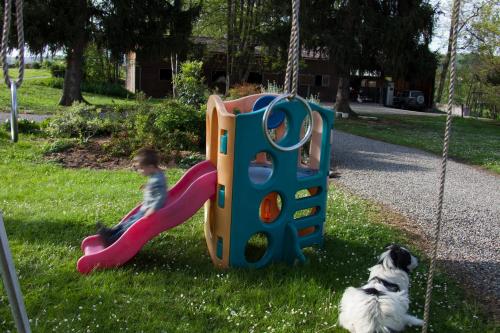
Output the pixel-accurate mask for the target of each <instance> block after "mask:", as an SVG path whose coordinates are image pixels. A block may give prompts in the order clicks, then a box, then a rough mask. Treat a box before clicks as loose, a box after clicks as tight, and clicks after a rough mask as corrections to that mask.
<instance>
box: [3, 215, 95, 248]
mask: <svg viewBox="0 0 500 333" xmlns="http://www.w3.org/2000/svg"><path fill="white" fill-rule="evenodd" d="M4 221H5V229H6V231H7V235H8V237H9V239H10V240H12V241H14V240H15V241H18V242H27V243H38V244H40V243H50V244H56V245H57V244H60V245H77V246H79V245H80V243H81V241H82V240H83V239H84V238H85V237H87V236H88V235H91V234H93V233H94V232H95V226H93V225H89V224H88V223H83V222H75V221H70V220H67V221H66V220H57V221H50V220H45V219H32V220H21V219H18V218H8V219H5V218H4Z"/></svg>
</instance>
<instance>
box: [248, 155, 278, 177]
mask: <svg viewBox="0 0 500 333" xmlns="http://www.w3.org/2000/svg"><path fill="white" fill-rule="evenodd" d="M273 170H274V163H273V157H272V156H271V154H269V153H268V152H265V151H262V152H259V153H257V155H255V158H254V159H253V160H252V161H251V162H250V165H249V166H248V177H249V178H250V181H251V182H252V183H254V184H264V183H266V182H267V181H268V180H269V179H270V178H271V176H272V175H273Z"/></svg>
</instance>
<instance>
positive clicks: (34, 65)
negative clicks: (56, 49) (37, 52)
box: [31, 61, 42, 69]
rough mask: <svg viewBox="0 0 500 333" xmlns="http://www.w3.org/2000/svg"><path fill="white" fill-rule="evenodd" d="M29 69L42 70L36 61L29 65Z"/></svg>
mask: <svg viewBox="0 0 500 333" xmlns="http://www.w3.org/2000/svg"><path fill="white" fill-rule="evenodd" d="M31 68H33V69H40V68H42V64H41V63H39V62H37V61H35V62H34V63H32V64H31Z"/></svg>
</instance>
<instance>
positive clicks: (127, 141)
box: [106, 100, 205, 159]
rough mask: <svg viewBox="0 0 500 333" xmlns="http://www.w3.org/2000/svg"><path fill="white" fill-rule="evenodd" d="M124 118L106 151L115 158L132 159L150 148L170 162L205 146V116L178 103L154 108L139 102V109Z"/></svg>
mask: <svg viewBox="0 0 500 333" xmlns="http://www.w3.org/2000/svg"><path fill="white" fill-rule="evenodd" d="M115 114H121V115H122V121H121V128H120V129H118V130H116V131H114V133H113V135H112V138H111V141H110V142H109V144H108V145H107V146H106V151H107V152H108V153H110V154H111V155H114V156H130V155H131V154H132V153H133V152H135V151H136V150H137V149H139V148H141V147H144V146H148V147H153V148H155V149H156V150H158V151H160V152H161V154H162V156H163V157H165V158H166V159H170V158H172V157H175V156H177V155H178V154H177V152H178V151H186V150H188V151H198V150H200V148H202V147H203V148H204V145H205V114H204V112H200V110H199V109H196V108H194V107H193V106H190V105H186V104H183V103H181V102H179V101H177V100H166V101H164V102H163V103H161V104H157V105H151V104H149V103H147V102H146V101H143V100H138V104H137V106H135V107H134V108H133V109H128V110H127V111H126V114H125V113H124V112H123V111H122V112H121V113H119V112H115Z"/></svg>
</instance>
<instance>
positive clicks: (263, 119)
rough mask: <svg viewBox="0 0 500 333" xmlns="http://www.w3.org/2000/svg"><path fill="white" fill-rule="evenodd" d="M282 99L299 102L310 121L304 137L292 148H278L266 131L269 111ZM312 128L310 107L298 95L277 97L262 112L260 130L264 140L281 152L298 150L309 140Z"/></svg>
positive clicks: (312, 120)
mask: <svg viewBox="0 0 500 333" xmlns="http://www.w3.org/2000/svg"><path fill="white" fill-rule="evenodd" d="M284 99H287V100H289V101H290V100H292V99H296V100H298V101H299V102H301V103H302V104H303V105H304V106H305V107H306V110H307V116H308V117H309V118H310V119H311V121H310V123H309V126H308V127H307V131H306V134H305V135H304V137H303V138H302V140H300V141H299V142H297V143H296V144H294V145H293V146H290V147H283V146H280V145H279V144H277V143H276V142H274V140H273V138H272V137H271V134H270V133H269V131H268V126H267V121H268V119H269V116H270V115H271V111H272V109H273V107H274V106H275V105H276V104H278V103H279V102H280V101H282V100H284ZM313 127H314V119H313V114H312V109H311V106H310V105H309V103H307V101H306V100H305V99H303V98H302V97H300V96H299V95H294V94H283V95H279V96H278V97H276V98H275V99H274V100H273V101H272V102H271V103H269V105H268V106H267V108H266V110H265V111H264V115H263V116H262V130H263V131H264V135H265V136H266V138H267V140H268V141H269V143H270V144H271V146H273V147H274V148H276V149H278V150H281V151H294V150H297V149H299V148H300V147H302V146H303V145H305V144H306V142H308V141H309V139H311V136H312V132H313Z"/></svg>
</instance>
